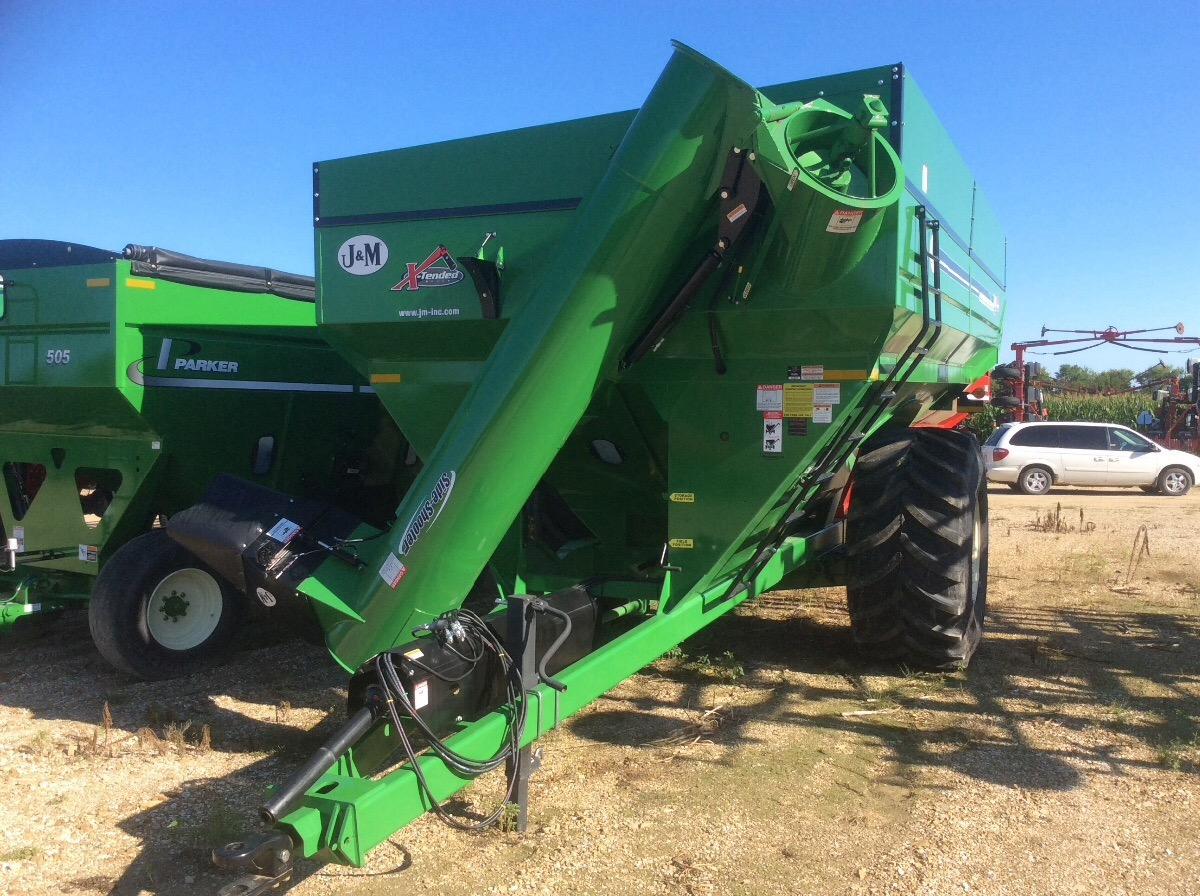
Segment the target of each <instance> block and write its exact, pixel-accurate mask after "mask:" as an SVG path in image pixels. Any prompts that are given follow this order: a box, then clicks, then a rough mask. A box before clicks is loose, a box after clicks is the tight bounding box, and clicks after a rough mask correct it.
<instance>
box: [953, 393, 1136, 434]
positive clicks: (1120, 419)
mask: <svg viewBox="0 0 1200 896" xmlns="http://www.w3.org/2000/svg"><path fill="white" fill-rule="evenodd" d="M1046 407H1047V409H1048V410H1049V411H1050V419H1051V420H1075V421H1080V422H1083V423H1120V424H1122V425H1123V426H1131V427H1136V426H1137V418H1138V414H1140V413H1141V412H1142V411H1150V412H1151V413H1152V414H1155V415H1157V413H1158V402H1156V401H1154V400H1153V399H1152V398H1151V397H1150V396H1149V395H1110V396H1104V395H1063V396H1058V397H1055V396H1048V397H1047V399H1046ZM999 414H1000V412H998V411H997V409H996V408H993V407H989V408H987V410H984V411H980V412H979V413H977V414H972V415H971V418H970V420H969V421H968V425H969V426H970V427H971V429H972V430H974V431H975V432H976V433H977V434H978V435H979V437H980V438H981V439H985V438H987V437H988V436H989V435H990V434H991V432H992V430H993V429H995V428H996V425H997V418H998V417H999Z"/></svg>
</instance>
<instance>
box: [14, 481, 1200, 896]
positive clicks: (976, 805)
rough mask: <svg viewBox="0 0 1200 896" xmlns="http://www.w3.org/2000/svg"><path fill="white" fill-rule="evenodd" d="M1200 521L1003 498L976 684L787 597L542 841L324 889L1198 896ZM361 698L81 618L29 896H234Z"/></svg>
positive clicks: (1104, 499) (607, 720)
mask: <svg viewBox="0 0 1200 896" xmlns="http://www.w3.org/2000/svg"><path fill="white" fill-rule="evenodd" d="M1198 522H1200V497H1198V496H1192V497H1189V498H1186V499H1181V500H1175V499H1165V498H1157V497H1151V496H1145V495H1143V494H1141V493H1140V492H1136V491H1128V492H1127V491H1120V490H1114V491H1111V492H1097V491H1084V490H1065V489H1064V490H1057V491H1056V492H1055V493H1054V494H1052V495H1051V496H1049V497H1046V498H1038V499H1033V498H1026V497H1021V496H1017V495H1014V494H1011V493H1010V492H1009V491H1008V490H1007V489H1003V490H996V491H994V492H993V494H992V530H991V531H992V566H991V569H992V576H991V582H990V591H991V593H990V613H989V623H988V624H989V629H988V637H987V641H986V642H985V645H984V647H983V648H982V649H981V652H980V654H979V655H978V657H977V660H976V662H975V664H974V665H973V667H972V669H971V671H970V673H969V674H966V675H923V674H915V673H907V674H905V673H904V672H903V670H902V671H901V673H900V674H896V673H895V670H887V669H880V668H872V667H869V666H867V665H864V664H863V663H862V662H861V661H860V659H859V658H858V657H856V656H855V654H854V651H853V649H852V645H851V644H850V642H849V636H848V623H847V620H846V618H845V612H844V595H843V594H841V593H840V592H839V591H836V590H823V591H811V592H781V593H776V594H773V595H769V596H767V597H766V598H764V599H762V600H761V601H760V602H759V603H758V604H757V605H756V606H753V607H747V608H744V609H743V610H740V611H739V612H738V613H737V614H735V615H734V616H732V617H730V618H729V619H727V620H725V621H723V622H722V623H720V624H718V625H717V626H715V627H714V628H713V629H710V630H709V631H706V632H704V633H702V634H701V635H700V636H698V638H697V639H694V640H693V641H692V642H689V643H688V644H686V645H684V648H683V652H682V654H681V655H678V656H674V657H671V658H668V659H664V660H662V661H660V662H659V663H657V664H656V665H655V666H653V667H651V668H649V669H647V670H646V671H645V672H643V673H642V674H641V675H638V676H636V677H634V678H633V679H630V680H629V681H627V682H626V683H625V684H623V685H621V686H620V687H619V688H617V689H616V690H615V691H613V692H612V693H611V694H609V695H608V696H607V697H606V698H605V699H603V700H600V701H598V702H597V703H595V704H594V705H593V706H591V707H589V709H588V710H587V711H585V712H584V713H582V714H580V715H579V716H577V717H576V718H574V719H573V720H571V721H569V722H568V723H567V724H566V725H564V726H563V727H562V728H561V729H560V730H558V731H556V732H555V733H554V734H553V735H551V736H550V737H548V738H546V739H545V741H544V742H543V744H544V751H545V762H544V765H543V767H542V769H541V771H540V772H539V773H538V775H537V776H536V777H535V778H534V786H533V798H532V824H531V829H530V831H529V832H528V833H526V834H524V835H516V834H501V833H495V832H493V833H489V834H485V835H482V836H474V837H470V836H466V835H463V834H459V833H456V832H453V831H451V830H449V829H447V828H446V827H444V826H443V825H441V824H439V823H438V822H437V821H436V820H434V819H431V818H426V819H423V820H422V821H420V822H418V823H416V824H414V825H411V826H410V827H408V828H406V829H405V830H403V831H401V832H399V833H398V834H397V835H396V836H395V837H394V838H393V840H392V841H391V842H389V843H388V844H385V845H384V846H383V847H381V848H380V849H378V850H376V851H375V853H374V854H373V855H372V857H371V860H370V862H369V864H368V866H367V867H366V868H362V869H350V868H338V867H331V866H319V865H315V864H310V865H306V866H304V867H303V868H302V869H301V877H302V880H301V881H300V882H299V883H298V885H297V886H296V888H295V890H294V892H295V893H297V894H298V896H318V894H327V896H340V894H350V893H354V894H390V893H397V894H399V893H409V892H414V891H415V892H436V893H445V894H477V893H479V894H483V893H555V894H559V893H579V894H609V893H621V892H624V893H629V894H634V893H663V894H688V896H700V894H710V893H712V894H717V893H720V894H743V893H744V894H751V893H753V894H762V893H796V894H810V893H811V894H818V893H820V894H863V896H866V894H912V896H918V894H920V896H944V894H950V893H977V894H994V896H1014V894H1021V896H1035V894H1047V896H1049V894H1054V896H1061V894H1075V893H1079V894H1085V893H1086V894H1143V893H1145V894H1150V893H1154V894H1156V896H1160V894H1161V896H1169V894H1178V896H1195V894H1196V893H1197V892H1200V847H1198V845H1197V840H1196V837H1195V833H1194V832H1195V830H1196V825H1195V821H1194V819H1195V816H1196V814H1197V812H1198V811H1200V565H1198V561H1197V551H1196V530H1197V523H1198ZM1143 526H1144V527H1145V530H1144V533H1145V536H1146V538H1147V540H1148V542H1149V551H1148V553H1147V552H1145V551H1142V550H1141V549H1140V548H1139V549H1138V550H1137V551H1136V552H1135V551H1134V544H1135V537H1137V536H1138V532H1139V530H1140V529H1141V527H1143ZM1139 542H1140V539H1139ZM341 684H342V678H341V676H340V675H339V674H338V673H337V672H336V670H334V669H332V668H331V667H330V665H329V663H328V662H327V661H326V660H325V659H324V657H323V655H322V652H321V651H320V650H318V649H315V648H312V647H308V646H305V645H302V644H299V643H296V642H275V643H261V642H259V643H252V644H246V645H244V646H243V649H241V650H240V651H239V652H238V653H237V655H236V657H235V658H234V660H233V661H232V662H231V663H230V664H228V665H227V666H225V667H224V668H222V669H221V670H219V671H218V672H216V673H213V674H209V675H206V676H203V677H200V676H197V677H193V678H191V679H183V680H179V681H174V682H165V683H158V684H152V685H150V684H142V683H137V682H132V681H130V680H128V679H125V678H122V677H121V676H118V675H116V674H115V673H112V672H110V671H108V669H107V668H106V667H105V666H104V664H103V662H102V661H101V660H100V659H99V657H98V656H97V655H95V653H94V651H93V649H92V647H91V645H90V642H89V641H88V638H87V627H86V621H85V620H81V619H78V618H75V619H70V618H68V619H64V620H62V621H61V622H60V623H58V624H57V626H55V627H54V628H53V629H52V630H50V631H47V632H43V633H32V634H28V635H26V636H24V637H22V638H19V639H13V640H10V641H7V642H0V830H3V831H4V836H3V842H2V845H0V893H5V894H12V896H24V894H39V896H41V894H50V893H80V894H87V893H102V894H103V893H111V894H118V896H134V894H142V893H144V894H192V893H196V894H212V893H215V891H216V889H217V888H218V887H219V886H220V885H221V883H222V882H223V881H222V879H221V878H219V877H218V876H216V875H215V874H213V873H212V872H211V871H210V869H209V866H208V864H207V853H208V850H209V849H210V848H211V846H212V845H214V844H216V843H220V842H223V841H225V840H228V839H232V838H234V837H236V836H239V835H240V834H242V833H243V832H245V831H249V830H253V829H254V827H255V823H254V821H253V818H252V812H253V807H254V806H255V805H256V803H257V801H258V797H259V795H260V794H261V793H262V791H263V788H265V787H266V785H268V784H269V783H271V782H273V781H278V780H279V779H280V778H282V777H283V776H284V775H285V774H286V773H287V771H288V770H289V769H291V768H294V767H295V765H296V764H297V763H298V762H299V761H301V760H302V759H303V758H304V757H305V756H306V755H307V753H308V752H309V751H310V750H311V749H312V748H313V747H314V746H315V745H316V744H317V743H319V742H320V741H321V740H322V739H323V737H324V736H325V735H326V734H327V732H328V730H329V727H330V724H331V723H333V722H336V719H337V717H338V715H339V713H340V705H341V702H342V700H343V699H344V692H343V691H342V690H341ZM106 707H107V709H106ZM331 714H332V715H331ZM498 788H499V782H498V781H494V780H490V781H489V780H485V781H482V782H479V783H478V784H477V785H476V786H475V787H473V788H471V789H470V790H469V791H467V792H466V793H465V794H464V800H463V801H462V803H461V804H460V805H461V807H462V808H472V807H480V808H481V807H483V806H485V805H487V804H488V802H489V801H490V800H491V799H493V798H494V797H495V796H496V795H497V794H498Z"/></svg>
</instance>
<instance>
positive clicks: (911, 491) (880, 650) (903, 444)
mask: <svg viewBox="0 0 1200 896" xmlns="http://www.w3.org/2000/svg"><path fill="white" fill-rule="evenodd" d="M853 483H854V484H853V492H852V495H851V505H850V511H849V514H848V516H847V518H846V544H847V554H848V557H849V561H850V584H849V586H848V587H847V594H848V598H849V605H850V621H851V624H852V626H853V629H854V639H855V641H856V642H857V644H858V646H859V648H860V649H861V650H862V651H863V653H864V654H865V655H867V656H868V657H870V658H871V659H875V660H888V661H898V662H901V663H904V664H906V665H909V666H911V667H914V668H921V669H956V668H963V667H965V666H966V665H967V664H968V663H969V662H970V661H971V656H972V655H973V654H974V653H975V649H976V647H978V646H979V641H980V638H982V636H983V617H984V612H985V610H986V607H987V568H988V511H987V480H986V478H985V476H984V468H983V458H982V457H981V456H980V453H979V446H978V445H976V444H975V442H974V440H972V439H970V438H968V437H966V436H964V435H962V433H958V432H953V431H947V430H939V429H903V430H896V429H888V430H884V431H881V432H880V433H877V434H876V435H875V436H872V437H871V438H870V439H869V440H868V441H867V443H866V444H865V445H864V446H863V449H862V452H861V453H860V455H859V458H858V462H857V464H856V465H855V468H854V479H853Z"/></svg>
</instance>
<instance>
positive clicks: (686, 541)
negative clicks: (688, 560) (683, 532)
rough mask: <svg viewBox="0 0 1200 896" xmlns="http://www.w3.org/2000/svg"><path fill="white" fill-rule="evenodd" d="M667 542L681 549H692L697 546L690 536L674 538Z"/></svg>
mask: <svg viewBox="0 0 1200 896" xmlns="http://www.w3.org/2000/svg"><path fill="white" fill-rule="evenodd" d="M667 544H668V545H670V546H671V547H673V548H678V549H679V550H681V551H685V550H690V549H691V548H694V547H695V545H694V544H693V543H692V540H691V539H690V538H672V539H671V540H670V541H668V542H667Z"/></svg>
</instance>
